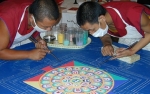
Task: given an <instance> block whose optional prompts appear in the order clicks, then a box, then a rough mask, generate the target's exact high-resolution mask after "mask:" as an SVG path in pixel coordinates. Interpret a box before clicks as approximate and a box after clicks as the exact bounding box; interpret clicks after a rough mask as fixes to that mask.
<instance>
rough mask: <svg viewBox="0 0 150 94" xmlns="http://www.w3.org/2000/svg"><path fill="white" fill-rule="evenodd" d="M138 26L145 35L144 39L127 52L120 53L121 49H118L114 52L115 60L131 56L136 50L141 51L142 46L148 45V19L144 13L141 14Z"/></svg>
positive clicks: (149, 20) (149, 34)
mask: <svg viewBox="0 0 150 94" xmlns="http://www.w3.org/2000/svg"><path fill="white" fill-rule="evenodd" d="M140 24H141V29H142V30H143V31H144V33H145V36H144V38H142V39H141V40H140V41H139V42H138V43H137V44H136V45H135V46H134V47H132V48H131V49H129V50H125V51H122V50H123V49H120V50H118V51H116V53H117V54H118V56H117V58H119V57H124V56H130V55H133V54H135V53H136V52H137V51H138V50H140V49H142V48H143V47H144V46H146V45H147V44H149V43H150V19H149V18H148V15H147V14H146V13H144V12H143V13H142V16H141V23H140Z"/></svg>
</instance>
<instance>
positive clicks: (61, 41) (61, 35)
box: [58, 33, 64, 43]
mask: <svg viewBox="0 0 150 94" xmlns="http://www.w3.org/2000/svg"><path fill="white" fill-rule="evenodd" d="M63 42H64V34H61V33H59V34H58V43H63Z"/></svg>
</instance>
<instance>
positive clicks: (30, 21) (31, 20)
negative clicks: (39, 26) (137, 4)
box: [28, 14, 33, 25]
mask: <svg viewBox="0 0 150 94" xmlns="http://www.w3.org/2000/svg"><path fill="white" fill-rule="evenodd" d="M28 17H29V18H28V20H29V24H30V25H31V23H32V25H33V14H29V16H28Z"/></svg>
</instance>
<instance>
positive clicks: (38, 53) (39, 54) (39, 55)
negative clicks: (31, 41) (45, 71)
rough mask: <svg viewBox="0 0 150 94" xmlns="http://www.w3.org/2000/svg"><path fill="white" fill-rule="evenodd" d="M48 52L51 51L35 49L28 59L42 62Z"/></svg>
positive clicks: (30, 52)
mask: <svg viewBox="0 0 150 94" xmlns="http://www.w3.org/2000/svg"><path fill="white" fill-rule="evenodd" d="M48 52H49V50H45V49H34V50H31V51H29V52H28V53H29V54H28V58H29V59H32V60H41V59H43V58H44V57H45V55H46V53H48Z"/></svg>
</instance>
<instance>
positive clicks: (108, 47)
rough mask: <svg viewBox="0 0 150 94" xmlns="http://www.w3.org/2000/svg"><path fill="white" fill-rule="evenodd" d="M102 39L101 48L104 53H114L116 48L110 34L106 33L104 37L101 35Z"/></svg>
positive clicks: (105, 54)
mask: <svg viewBox="0 0 150 94" xmlns="http://www.w3.org/2000/svg"><path fill="white" fill-rule="evenodd" d="M100 39H101V41H102V43H103V49H102V50H101V52H102V54H103V55H104V56H107V55H110V56H111V55H113V53H114V49H113V47H112V40H111V37H110V35H108V34H106V35H104V36H103V37H100Z"/></svg>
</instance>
